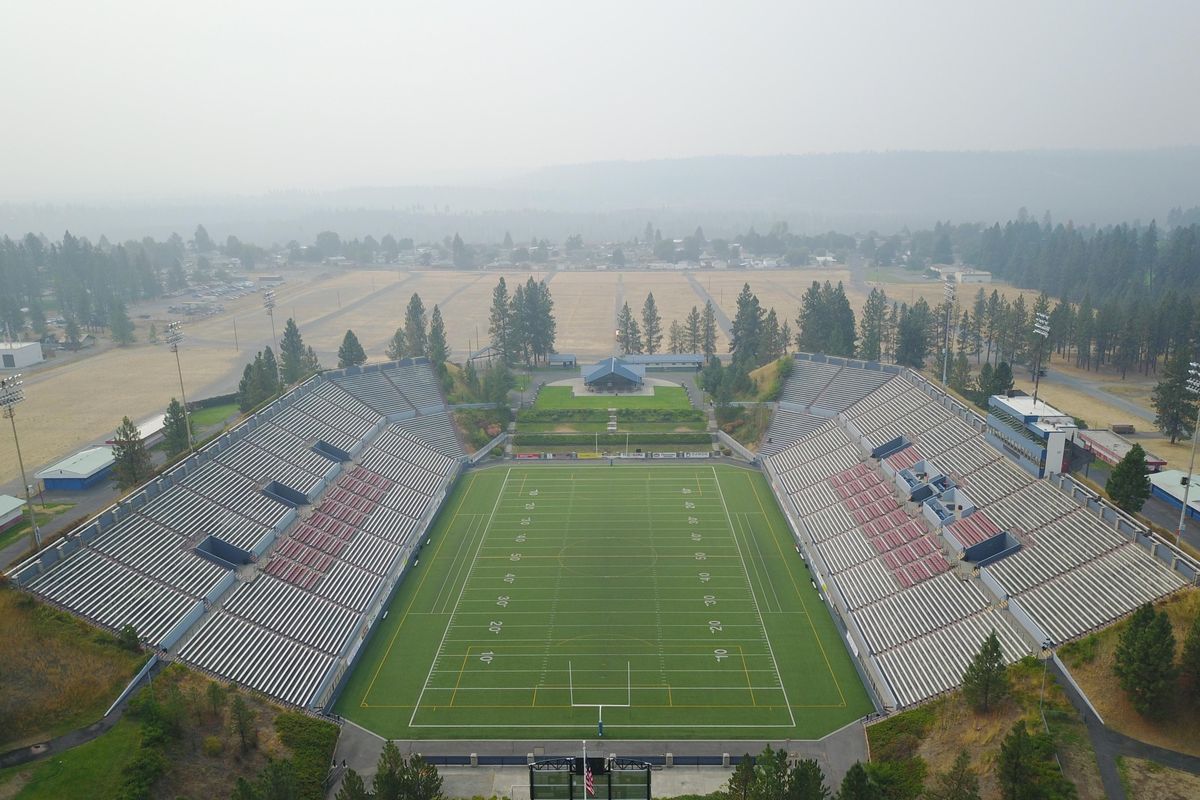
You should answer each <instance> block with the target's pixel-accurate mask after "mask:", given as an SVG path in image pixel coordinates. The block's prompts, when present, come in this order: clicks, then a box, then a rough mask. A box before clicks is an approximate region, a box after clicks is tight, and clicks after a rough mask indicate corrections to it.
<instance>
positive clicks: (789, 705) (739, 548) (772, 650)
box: [414, 467, 796, 727]
mask: <svg viewBox="0 0 1200 800" xmlns="http://www.w3.org/2000/svg"><path fill="white" fill-rule="evenodd" d="M709 469H711V470H712V473H713V481H714V482H716V484H717V495H718V496H719V497H720V498H721V506H722V507H723V508H724V509H725V520H726V522H727V523H728V524H729V533H730V535H731V536H733V543H734V545H735V546H736V547H737V551H738V558H741V560H742V573H743V574H745V576H746V583H747V584H749V583H750V573H749V572H747V571H746V559H745V558H744V557H742V546H741V545H740V544H738V541H737V535H736V534H735V533H734V530H733V518H732V517H730V516H729V504H728V503H726V502H725V492H724V490H722V489H721V479H720V478H719V477H718V476H717V468H716V467H709ZM697 480H698V479H697ZM750 596H751V597H753V598H754V611H755V612H756V613H757V614H758V623H759V625H761V626H762V632H763V638H764V639H766V640H767V652H769V653H770V654H771V664H772V665H773V666H774V667H775V677H776V678H778V679H779V688H780V689H781V690H782V691H783V702H784V704H785V705H787V710H788V716H789V717H791V719H792V727H795V726H796V715H795V714H793V713H792V701H791V700H789V699H788V696H787V687H786V686H784V684H783V677H782V676H781V675H780V674H779V662H778V661H776V660H775V648H774V647H772V646H771V636H770V634H768V633H767V623H766V621H765V620H763V616H762V610H761V609H759V607H758V597H757V596H756V595H755V594H754V586H753V585H751V586H750ZM414 713H415V712H414Z"/></svg>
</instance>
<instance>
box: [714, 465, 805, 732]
mask: <svg viewBox="0 0 1200 800" xmlns="http://www.w3.org/2000/svg"><path fill="white" fill-rule="evenodd" d="M709 469H711V470H712V473H713V480H714V481H715V482H716V484H717V495H718V496H719V497H720V498H721V505H722V507H724V509H725V520H726V522H727V523H728V524H729V532H730V534H731V535H732V536H733V543H734V544H735V545H737V551H738V557H739V558H741V559H742V572H743V573H744V574H745V575H746V582H747V583H749V582H750V573H749V572H748V571H747V570H746V559H745V558H744V557H742V547H741V545H740V544H738V541H737V534H736V533H734V530H733V518H732V517H730V516H729V504H728V503H726V502H725V492H724V491H723V490H722V489H721V479H720V478H718V477H717V468H716V467H709ZM750 596H751V597H753V598H754V610H755V612H756V613H757V614H758V623H759V625H761V626H762V632H763V638H764V639H766V641H767V652H769V653H770V654H771V664H772V665H773V666H774V667H775V677H776V678H778V679H779V688H780V689H781V690H782V691H783V702H784V704H785V705H787V710H788V716H789V717H791V720H792V727H793V728H794V727H796V715H795V714H793V713H792V701H791V700H789V699H788V696H787V687H786V686H784V683H783V676H782V675H780V674H779V662H778V661H777V660H776V659H775V648H774V647H772V646H771V636H770V634H768V633H767V623H766V621H765V620H764V619H763V616H762V610H761V609H760V608H759V607H758V598H757V597H755V596H754V589H753V587H751V590H750Z"/></svg>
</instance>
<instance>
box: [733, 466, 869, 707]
mask: <svg viewBox="0 0 1200 800" xmlns="http://www.w3.org/2000/svg"><path fill="white" fill-rule="evenodd" d="M743 475H744V476H745V478H746V480H747V481H749V482H750V490H751V491H752V492H754V499H755V501H757V502H758V507H759V509H761V510H762V515H763V518H764V519H766V521H767V527H768V528H770V529H771V538H772V539H774V540H775V549H776V550H777V551H778V552H779V560H780V561H781V562H783V565H784V567H785V568H787V572H788V576H789V577H790V578H791V579H792V586H794V587H795V589H796V594H797V595H798V596H799V597H800V603H801V605H803V604H804V596H803V595H801V594H800V587H799V586H797V585H796V576H795V575H792V570H791V568H790V567H788V566H787V563H788V562H787V558H786V557H785V556H784V554H783V548H782V547H780V546H779V536H778V534H777V533H776V531H775V525H774V524H773V523H772V522H771V517H770V515H769V514H767V509H766V508H765V507H764V506H763V504H762V499H761V498H760V497H759V496H758V487H757V486H755V485H754V481H753V480H751V478H750V476H749V475H748V474H746V473H743ZM805 610H806V611H807V610H808V609H807V606H806V607H805ZM806 616H807V618H808V627H809V629H810V630H812V634H813V638H814V639H816V640H817V649H818V650H820V651H821V658H823V659H824V660H825V668H826V669H827V670H829V677H831V678H833V685H834V687H835V688H836V689H837V691H838V697H840V698H841V699H842V705H843V706H845V705H846V695H844V694H843V693H842V684H841V681H839V680H838V677H837V673H836V672H834V671H833V665H832V664H830V663H829V656H828V655H827V654H826V653H825V645H823V644H821V636H820V634H818V633H817V626H816V625H815V624H813V618H812V614H807V615H806Z"/></svg>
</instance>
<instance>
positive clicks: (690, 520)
mask: <svg viewBox="0 0 1200 800" xmlns="http://www.w3.org/2000/svg"><path fill="white" fill-rule="evenodd" d="M699 524H700V520H698V519H696V518H695V517H688V525H699Z"/></svg>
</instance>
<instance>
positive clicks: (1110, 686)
mask: <svg viewBox="0 0 1200 800" xmlns="http://www.w3.org/2000/svg"><path fill="white" fill-rule="evenodd" d="M1158 607H1159V608H1160V609H1164V610H1165V611H1166V612H1167V614H1168V615H1169V616H1170V617H1171V624H1172V627H1173V628H1174V630H1175V641H1176V645H1177V646H1182V642H1183V640H1184V637H1186V636H1187V631H1188V627H1189V626H1190V625H1191V624H1192V620H1194V619H1195V618H1196V615H1197V614H1200V590H1198V589H1194V588H1189V589H1185V590H1183V591H1182V592H1179V593H1177V594H1175V595H1173V596H1172V597H1170V598H1168V599H1167V600H1165V601H1163V602H1162V603H1160V604H1159V606H1158ZM1124 627H1125V626H1124V624H1118V625H1114V626H1113V627H1111V628H1109V629H1107V630H1105V631H1102V632H1101V633H1099V634H1097V635H1096V639H1095V642H1094V643H1095V652H1094V656H1093V657H1092V658H1091V660H1082V659H1079V658H1076V657H1074V656H1070V657H1068V658H1067V661H1066V663H1067V666H1068V667H1069V668H1070V670H1071V674H1072V675H1074V676H1075V680H1076V681H1078V682H1079V685H1080V686H1081V687H1082V688H1083V690H1084V691H1085V692H1086V693H1087V696H1088V697H1089V698H1091V700H1092V703H1094V704H1095V706H1096V710H1098V711H1099V712H1100V716H1101V717H1103V718H1104V722H1105V724H1107V725H1108V726H1109V727H1111V728H1114V729H1116V730H1118V731H1120V732H1121V733H1124V734H1126V735H1128V736H1132V737H1133V738H1135V739H1139V740H1141V741H1143V742H1148V743H1150V744H1155V745H1158V746H1160V747H1166V748H1169V749H1171V750H1179V751H1180V752H1184V753H1190V754H1192V755H1194V756H1200V719H1198V718H1197V717H1196V715H1195V714H1189V713H1187V712H1186V710H1185V709H1183V708H1180V709H1178V710H1177V713H1174V714H1172V715H1171V716H1169V717H1168V718H1167V719H1165V720H1163V721H1161V722H1157V723H1155V722H1151V721H1148V720H1146V719H1145V718H1144V717H1142V716H1141V715H1140V714H1138V713H1137V711H1135V710H1134V709H1133V706H1132V705H1130V704H1129V701H1128V700H1127V699H1126V698H1125V692H1124V691H1122V689H1121V687H1120V686H1119V684H1118V683H1117V678H1116V676H1115V675H1113V664H1114V662H1115V658H1116V656H1115V654H1116V649H1117V639H1118V637H1119V636H1120V634H1121V631H1122V630H1124Z"/></svg>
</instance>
